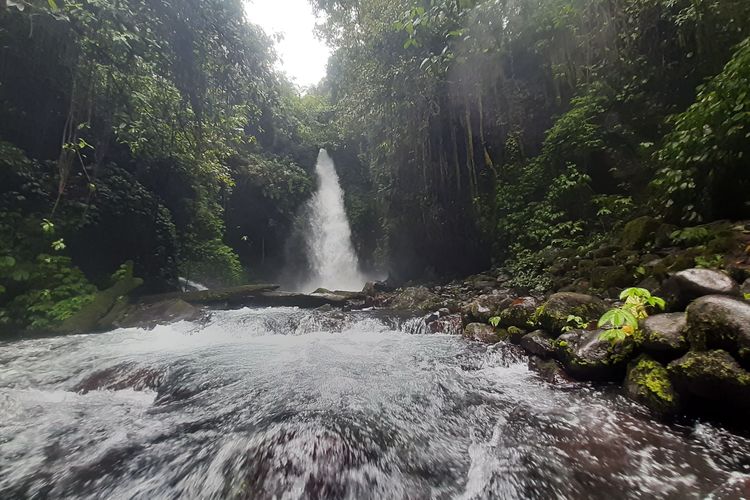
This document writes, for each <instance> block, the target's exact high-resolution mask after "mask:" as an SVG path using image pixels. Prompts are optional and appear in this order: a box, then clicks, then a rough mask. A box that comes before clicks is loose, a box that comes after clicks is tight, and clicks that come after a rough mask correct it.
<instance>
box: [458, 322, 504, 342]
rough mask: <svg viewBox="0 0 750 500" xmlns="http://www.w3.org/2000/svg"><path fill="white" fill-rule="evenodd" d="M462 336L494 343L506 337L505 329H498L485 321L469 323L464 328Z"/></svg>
mask: <svg viewBox="0 0 750 500" xmlns="http://www.w3.org/2000/svg"><path fill="white" fill-rule="evenodd" d="M464 337H467V338H469V339H472V340H477V341H479V342H483V343H485V344H496V343H498V342H500V341H501V340H505V339H507V337H508V332H507V331H498V330H495V328H493V327H492V325H488V324H487V323H469V324H468V325H466V328H464Z"/></svg>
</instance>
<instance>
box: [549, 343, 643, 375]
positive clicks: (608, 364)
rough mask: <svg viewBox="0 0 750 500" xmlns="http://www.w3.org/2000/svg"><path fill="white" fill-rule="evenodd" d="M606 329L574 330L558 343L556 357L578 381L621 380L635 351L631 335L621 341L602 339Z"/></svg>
mask: <svg viewBox="0 0 750 500" xmlns="http://www.w3.org/2000/svg"><path fill="white" fill-rule="evenodd" d="M603 332H604V330H573V331H571V332H568V333H565V334H563V335H561V336H560V337H559V338H558V339H557V342H556V346H557V348H556V356H557V359H558V360H559V361H560V362H561V363H562V365H563V367H564V368H565V371H566V372H568V373H569V374H570V375H572V376H573V377H574V378H576V379H579V380H595V381H607V380H618V379H619V380H622V376H623V375H624V371H625V366H626V365H627V362H628V361H629V360H630V358H631V357H632V355H633V352H634V351H635V340H634V338H633V337H632V336H627V337H625V339H624V340H622V341H618V342H610V341H609V340H602V339H601V338H600V337H601V334H602V333H603Z"/></svg>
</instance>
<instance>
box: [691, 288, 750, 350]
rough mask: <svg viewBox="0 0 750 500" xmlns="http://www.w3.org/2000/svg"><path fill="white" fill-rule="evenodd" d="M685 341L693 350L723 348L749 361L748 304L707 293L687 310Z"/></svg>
mask: <svg viewBox="0 0 750 500" xmlns="http://www.w3.org/2000/svg"><path fill="white" fill-rule="evenodd" d="M687 329H688V340H689V341H690V345H691V346H692V348H693V349H695V350H706V349H724V350H726V351H729V352H730V353H732V354H735V355H736V356H738V358H739V359H741V360H743V361H744V362H748V363H750V303H748V302H746V301H744V300H739V299H735V298H733V297H727V296H724V295H708V296H705V297H701V298H700V299H698V300H696V301H695V302H693V303H692V304H690V306H689V307H688V309H687Z"/></svg>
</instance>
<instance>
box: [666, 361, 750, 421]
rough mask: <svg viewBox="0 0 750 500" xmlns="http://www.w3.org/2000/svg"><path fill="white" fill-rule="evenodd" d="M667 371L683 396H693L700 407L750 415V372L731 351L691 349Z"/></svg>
mask: <svg viewBox="0 0 750 500" xmlns="http://www.w3.org/2000/svg"><path fill="white" fill-rule="evenodd" d="M667 371H668V372H669V376H670V378H671V380H672V382H673V384H674V387H675V389H676V390H677V392H678V393H679V395H680V397H681V398H683V399H685V398H689V399H691V400H693V403H694V404H696V403H697V404H696V407H697V408H701V407H703V409H706V410H711V411H712V412H713V413H720V414H722V415H726V416H729V417H736V416H737V412H740V413H742V414H743V415H744V416H745V417H747V416H750V373H748V372H747V371H746V370H745V369H743V368H742V367H741V366H740V364H739V363H738V362H737V360H735V359H734V358H733V357H732V356H731V355H730V354H729V353H728V352H726V351H724V350H720V349H717V350H712V351H701V352H698V351H691V352H689V353H687V354H685V355H684V356H683V357H681V358H679V359H676V360H674V361H672V362H671V363H669V365H668V366H667ZM706 403H710V404H709V405H706Z"/></svg>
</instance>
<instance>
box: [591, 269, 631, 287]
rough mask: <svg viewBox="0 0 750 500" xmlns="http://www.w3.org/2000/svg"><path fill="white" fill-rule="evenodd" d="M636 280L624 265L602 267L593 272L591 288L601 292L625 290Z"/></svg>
mask: <svg viewBox="0 0 750 500" xmlns="http://www.w3.org/2000/svg"><path fill="white" fill-rule="evenodd" d="M634 280H635V278H633V274H632V273H630V272H628V269H627V268H626V267H625V266H622V265H611V266H600V267H595V268H594V269H592V270H591V286H593V287H594V288H598V289H600V290H609V289H610V288H625V287H627V286H630V285H632V284H633V282H634Z"/></svg>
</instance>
